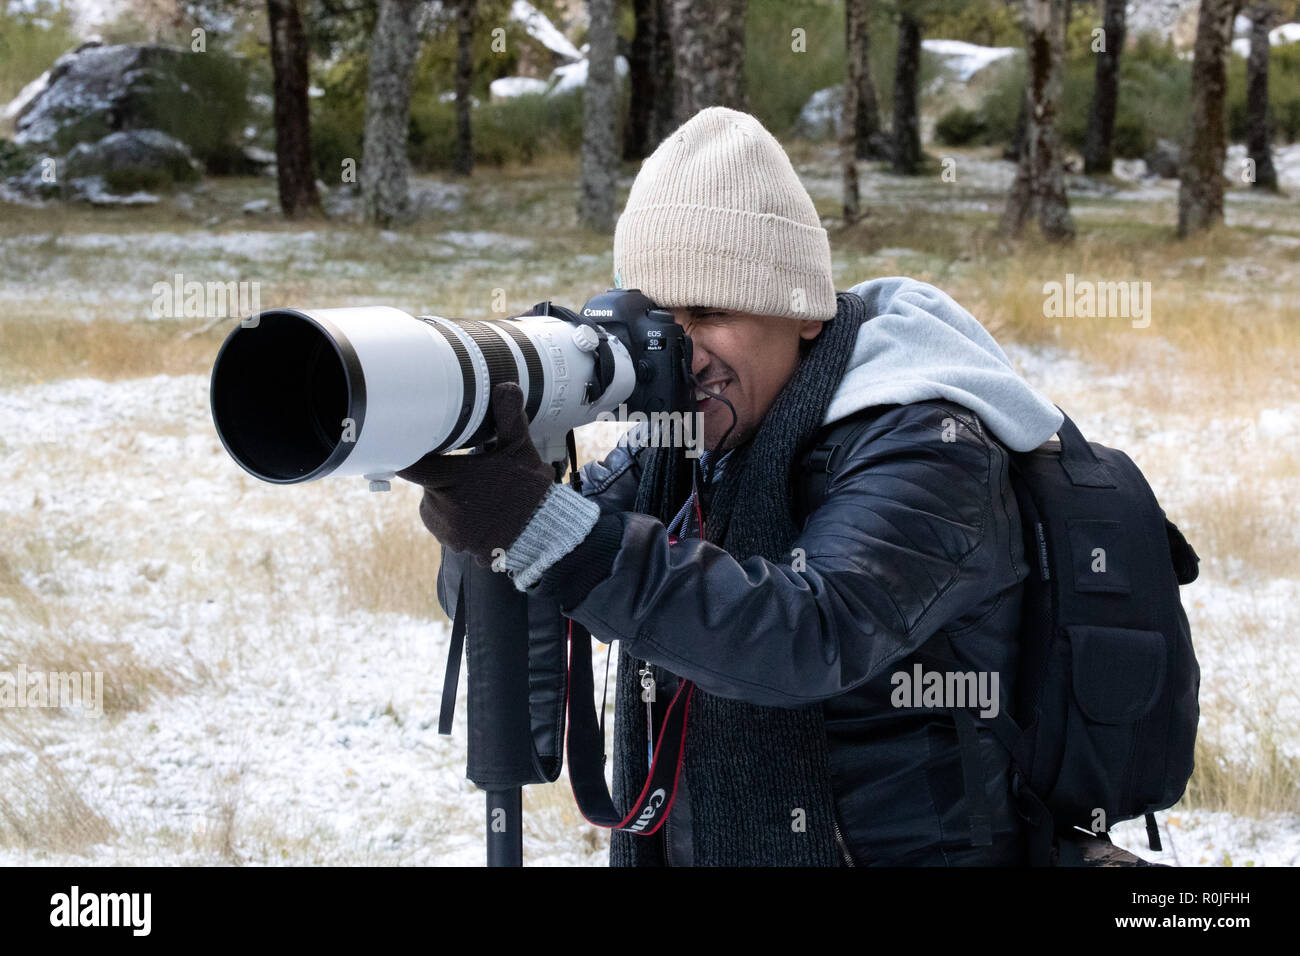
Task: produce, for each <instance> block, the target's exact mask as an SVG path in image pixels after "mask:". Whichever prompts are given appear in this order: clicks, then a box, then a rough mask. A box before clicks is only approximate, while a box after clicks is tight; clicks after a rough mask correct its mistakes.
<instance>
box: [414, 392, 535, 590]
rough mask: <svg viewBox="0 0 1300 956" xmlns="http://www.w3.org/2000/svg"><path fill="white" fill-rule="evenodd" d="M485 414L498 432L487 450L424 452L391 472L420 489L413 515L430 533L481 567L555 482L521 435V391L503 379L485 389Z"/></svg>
mask: <svg viewBox="0 0 1300 956" xmlns="http://www.w3.org/2000/svg"><path fill="white" fill-rule="evenodd" d="M488 414H489V415H491V416H492V417H493V420H494V422H495V432H496V436H497V441H496V444H495V445H494V446H492V447H491V448H489V449H487V450H486V451H483V452H480V453H477V454H469V455H441V454H428V455H425V456H424V457H423V458H421V459H420V460H419V461H417V462H416V463H415V464H414V465H411V466H410V467H409V468H404V469H403V470H401V471H399V472H398V473H397V474H398V476H399V477H401V478H405V479H406V480H407V481H411V482H414V483H415V484H417V485H421V486H423V487H424V497H423V498H422V499H421V500H420V518H421V519H422V520H423V521H424V526H425V527H426V528H428V529H429V531H430V532H431V533H432V534H433V536H434V537H435V538H437V539H438V540H439V541H441V542H442V543H443V544H444V545H446V546H447V547H448V548H450V549H451V550H453V551H464V552H467V553H469V554H472V555H473V556H474V559H475V560H476V561H477V562H478V563H479V565H480V566H482V567H488V566H490V565H491V563H492V558H493V554H492V552H493V551H494V550H495V549H497V548H500V549H501V550H502V551H506V550H508V549H509V548H510V545H511V544H513V543H514V540H515V538H517V537H519V534H520V532H521V531H523V530H524V527H525V526H526V525H527V524H528V522H529V520H530V519H531V518H532V516H533V513H534V512H535V511H536V510H537V508H538V506H539V505H540V504H541V503H542V500H543V499H544V498H545V497H546V494H547V492H548V491H550V488H551V485H552V484H553V483H554V481H555V472H554V470H553V469H552V468H551V466H550V465H548V464H546V462H544V461H542V457H541V455H539V454H538V453H537V448H536V447H535V446H534V445H533V441H532V439H531V438H530V437H529V436H528V419H527V417H526V416H525V415H524V393H523V390H522V389H521V388H520V387H519V386H518V385H516V384H515V383H514V382H502V383H501V384H500V385H498V386H497V387H496V388H494V389H493V390H492V401H491V404H490V407H489V410H488Z"/></svg>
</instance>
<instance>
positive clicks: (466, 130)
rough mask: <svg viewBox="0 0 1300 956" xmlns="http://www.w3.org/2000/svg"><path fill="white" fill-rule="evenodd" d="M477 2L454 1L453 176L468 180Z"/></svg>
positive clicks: (471, 161) (471, 164)
mask: <svg viewBox="0 0 1300 956" xmlns="http://www.w3.org/2000/svg"><path fill="white" fill-rule="evenodd" d="M477 7H478V3H477V0H456V151H455V153H454V154H453V156H452V162H451V168H452V172H454V173H456V174H457V175H459V176H468V175H469V174H470V173H472V172H473V171H474V137H473V133H472V130H471V124H470V99H469V91H470V83H471V82H473V79H474V53H473V48H472V43H473V41H474V15H475V13H476V12H477Z"/></svg>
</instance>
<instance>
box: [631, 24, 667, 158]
mask: <svg viewBox="0 0 1300 956" xmlns="http://www.w3.org/2000/svg"><path fill="white" fill-rule="evenodd" d="M658 12H659V4H658V2H657V0H632V19H633V24H634V27H633V33H632V45H631V47H630V49H629V50H628V58H627V65H628V85H629V86H630V87H631V98H630V102H629V103H628V108H627V123H626V125H625V126H624V127H623V158H624V159H626V160H629V161H631V160H637V159H645V158H646V157H647V156H649V155H650V149H651V139H652V137H653V136H654V103H655V31H656V29H657V27H658V23H657V20H656V15H657V13H658ZM655 142H658V141H657V140H656V141H655Z"/></svg>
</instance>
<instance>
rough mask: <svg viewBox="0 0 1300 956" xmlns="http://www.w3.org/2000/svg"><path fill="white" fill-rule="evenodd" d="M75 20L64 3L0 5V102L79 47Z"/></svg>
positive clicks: (60, 0)
mask: <svg viewBox="0 0 1300 956" xmlns="http://www.w3.org/2000/svg"><path fill="white" fill-rule="evenodd" d="M73 17H74V13H73V10H72V9H71V8H70V7H66V6H65V5H64V3H63V0H33V2H32V3H30V4H17V3H6V4H4V5H3V6H0V103H7V102H9V101H10V100H11V99H13V98H14V97H15V96H17V95H18V92H19V91H20V90H21V89H22V88H23V87H24V86H26V85H27V84H28V83H30V82H31V81H32V80H34V79H36V77H38V76H40V75H41V74H42V73H43V72H45V70H47V69H49V67H50V66H51V65H52V64H53V63H54V61H55V60H57V59H58V58H59V56H60V55H61V54H63V53H64V52H65V51H67V50H70V49H72V48H73V47H75V46H76V45H77V34H76V31H75V30H74V29H73Z"/></svg>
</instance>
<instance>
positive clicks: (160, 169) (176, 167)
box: [64, 129, 203, 193]
mask: <svg viewBox="0 0 1300 956" xmlns="http://www.w3.org/2000/svg"><path fill="white" fill-rule="evenodd" d="M64 166H65V175H66V176H67V177H68V178H69V179H80V178H85V177H92V176H98V177H102V178H103V180H104V183H105V185H106V186H107V188H108V190H109V191H110V192H115V193H130V192H135V191H136V190H139V189H160V188H166V187H170V186H174V185H177V184H179V183H187V182H193V181H195V180H197V179H198V178H199V177H200V176H201V175H202V172H203V168H202V166H201V165H200V164H199V163H198V161H197V160H195V159H194V157H193V156H192V155H191V154H190V151H189V148H188V147H187V146H186V145H185V144H184V143H182V142H180V141H179V140H176V139H173V138H172V137H170V136H168V135H167V134H166V133H163V132H160V131H158V130H156V129H133V130H124V131H122V132H119V133H109V134H108V135H107V136H105V137H103V138H102V139H100V140H98V141H97V142H94V143H81V144H79V145H77V146H75V147H73V148H72V151H71V152H69V153H68V155H67V158H66V159H65V160H64Z"/></svg>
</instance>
